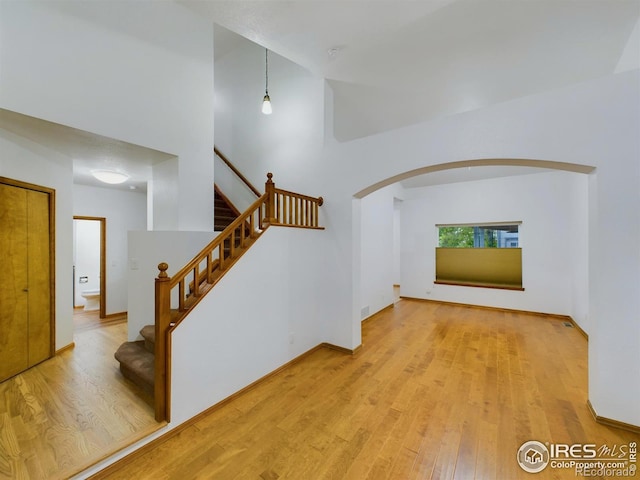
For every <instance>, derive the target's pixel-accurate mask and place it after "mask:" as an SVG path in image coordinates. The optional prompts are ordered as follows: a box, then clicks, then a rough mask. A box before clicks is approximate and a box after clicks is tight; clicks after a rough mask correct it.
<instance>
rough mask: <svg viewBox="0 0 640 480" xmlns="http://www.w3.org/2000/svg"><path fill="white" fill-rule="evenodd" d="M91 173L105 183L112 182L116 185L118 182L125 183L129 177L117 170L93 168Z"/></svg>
mask: <svg viewBox="0 0 640 480" xmlns="http://www.w3.org/2000/svg"><path fill="white" fill-rule="evenodd" d="M91 175H93V176H94V177H96V178H97V179H98V180H100V181H101V182H104V183H110V184H111V185H116V184H118V183H124V182H126V181H127V180H128V179H129V175H127V174H126V173H122V172H117V171H115V170H91Z"/></svg>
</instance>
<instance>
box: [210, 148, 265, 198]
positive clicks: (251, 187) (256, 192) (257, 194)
mask: <svg viewBox="0 0 640 480" xmlns="http://www.w3.org/2000/svg"><path fill="white" fill-rule="evenodd" d="M213 152H214V153H215V154H216V155H217V156H218V157H220V160H222V161H223V162H224V163H225V164H226V165H227V167H229V168H230V169H231V171H232V172H233V173H235V174H236V176H237V177H238V178H239V179H240V180H242V181H243V182H244V184H245V185H246V186H247V187H249V190H251V191H252V192H253V193H255V195H256V197H259V196H260V195H261V193H260V192H259V191H258V189H257V188H256V187H254V186H253V185H252V184H251V182H250V181H249V180H247V179H246V177H245V176H244V175H242V173H240V170H238V169H237V168H236V167H235V166H234V165H233V163H231V161H230V160H229V159H228V158H227V157H225V156H224V155H223V153H222V152H221V151H220V150H218V147H215V146H214V147H213Z"/></svg>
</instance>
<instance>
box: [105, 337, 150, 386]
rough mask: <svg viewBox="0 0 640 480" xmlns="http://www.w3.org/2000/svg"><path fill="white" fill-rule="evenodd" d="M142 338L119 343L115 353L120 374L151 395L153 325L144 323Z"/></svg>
mask: <svg viewBox="0 0 640 480" xmlns="http://www.w3.org/2000/svg"><path fill="white" fill-rule="evenodd" d="M140 335H142V338H143V339H144V340H138V341H135V342H126V343H123V344H122V345H120V348H118V350H117V351H116V353H115V355H114V356H115V357H116V360H118V362H120V371H121V372H122V376H123V377H124V378H126V379H128V380H131V381H132V382H133V383H135V384H136V385H138V386H139V387H140V388H142V389H143V390H144V391H145V392H147V393H148V394H149V395H153V385H154V383H155V382H154V378H155V377H154V375H155V373H154V372H155V370H154V368H155V357H154V353H153V352H154V350H155V344H156V330H155V327H154V326H153V325H146V326H145V327H144V328H143V329H142V330H140Z"/></svg>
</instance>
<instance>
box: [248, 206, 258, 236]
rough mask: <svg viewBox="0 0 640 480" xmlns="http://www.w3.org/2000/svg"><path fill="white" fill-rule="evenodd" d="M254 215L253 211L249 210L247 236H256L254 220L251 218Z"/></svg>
mask: <svg viewBox="0 0 640 480" xmlns="http://www.w3.org/2000/svg"><path fill="white" fill-rule="evenodd" d="M253 217H254V213H253V212H251V215H249V238H250V239H252V238H255V236H256V226H255V220H254V219H253Z"/></svg>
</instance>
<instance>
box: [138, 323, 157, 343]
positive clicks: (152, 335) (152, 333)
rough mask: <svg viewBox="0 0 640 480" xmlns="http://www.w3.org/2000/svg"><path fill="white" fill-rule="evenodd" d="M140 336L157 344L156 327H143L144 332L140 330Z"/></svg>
mask: <svg viewBox="0 0 640 480" xmlns="http://www.w3.org/2000/svg"><path fill="white" fill-rule="evenodd" d="M140 335H142V338H144V339H145V340H148V341H149V342H152V343H156V326H155V325H145V326H144V327H142V330H140Z"/></svg>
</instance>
